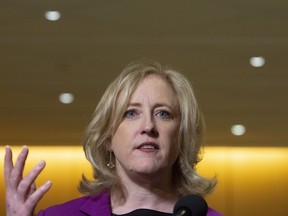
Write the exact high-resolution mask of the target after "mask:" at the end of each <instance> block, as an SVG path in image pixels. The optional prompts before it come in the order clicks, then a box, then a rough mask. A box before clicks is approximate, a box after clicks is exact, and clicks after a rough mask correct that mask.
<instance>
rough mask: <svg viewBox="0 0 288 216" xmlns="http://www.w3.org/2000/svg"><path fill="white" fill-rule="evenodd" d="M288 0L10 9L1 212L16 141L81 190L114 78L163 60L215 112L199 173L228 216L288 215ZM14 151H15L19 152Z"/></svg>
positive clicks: (0, 76)
mask: <svg viewBox="0 0 288 216" xmlns="http://www.w3.org/2000/svg"><path fill="white" fill-rule="evenodd" d="M287 11H288V1H286V0H275V1H273V3H272V2H271V1H267V0H263V1H253V0H252V1H247V0H243V1H215V0H206V1H193V0H189V1H188V0H186V1H184V0H183V1H170V0H159V1H151V0H145V1H144V0H141V1H135V0H134V1H132V0H131V1H98V0H94V1H91V0H81V1H79V0H78V1H76V0H69V1H68V0H63V1H55V0H51V1H36V0H26V1H15V0H2V1H1V7H0V144H1V149H0V157H1V158H0V159H1V167H0V171H1V179H0V215H4V214H5V205H4V204H5V197H4V194H5V188H4V181H3V177H2V176H3V175H2V174H3V165H2V161H3V157H4V146H5V145H10V146H12V148H13V150H15V155H17V152H19V149H20V147H21V146H23V145H28V146H29V147H30V158H29V159H28V161H27V171H25V172H28V171H29V169H30V168H31V167H33V166H34V165H35V164H36V163H37V162H38V161H39V160H41V159H45V160H46V161H47V168H46V170H45V171H44V173H43V174H42V175H41V176H40V179H39V180H38V181H39V184H41V183H43V182H44V181H46V180H47V179H51V180H52V181H53V188H52V189H51V190H50V192H49V193H48V194H47V196H46V197H44V198H43V199H42V201H41V202H40V203H39V205H38V207H37V210H39V209H42V208H47V207H48V206H51V205H54V204H57V203H61V202H64V201H67V200H69V199H72V198H75V197H79V196H81V195H80V194H79V193H78V192H77V184H78V182H79V180H80V179H81V175H82V173H86V174H87V175H90V174H91V169H90V166H89V164H88V163H87V162H86V160H85V157H84V154H83V153H82V147H81V142H82V136H83V131H84V130H85V127H86V125H87V124H88V122H89V120H90V117H91V115H92V113H93V110H94V108H95V106H96V104H97V102H98V100H99V98H100V96H101V95H102V93H103V92H104V90H105V88H106V87H107V85H108V84H109V82H110V81H111V80H112V79H113V78H115V77H116V76H117V75H118V74H119V73H120V72H121V70H122V69H123V68H124V67H125V65H127V64H128V63H129V62H131V61H134V60H139V59H143V58H144V59H153V60H156V61H160V62H162V63H164V64H168V65H170V66H171V67H174V68H176V69H177V70H179V71H181V72H182V73H183V74H184V75H185V76H187V77H188V78H189V80H190V81H191V83H192V85H193V86H194V88H195V91H196V95H197V96H198V100H199V104H200V107H201V110H202V112H203V114H204V117H205V121H206V135H205V139H204V143H203V144H204V146H205V148H204V155H203V161H202V162H201V163H200V165H199V172H200V173H202V174H203V175H205V176H208V177H213V176H215V175H216V176H217V177H218V181H219V185H218V188H217V189H216V191H215V192H214V193H212V194H211V195H209V196H208V197H207V201H208V203H209V205H210V206H212V207H213V208H215V209H217V210H219V211H220V212H222V213H223V214H225V215H227V216H240V215H241V216H242V215H251V216H252V215H262V216H266V215H267V216H268V215H269V216H271V215H288V205H287V194H288V137H287V131H288V130H287V129H288V97H287V93H288V84H287V83H288V72H287V70H288V59H287V52H288V13H287ZM15 155H14V156H15Z"/></svg>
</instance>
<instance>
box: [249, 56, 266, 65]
mask: <svg viewBox="0 0 288 216" xmlns="http://www.w3.org/2000/svg"><path fill="white" fill-rule="evenodd" d="M250 64H251V65H252V66H253V67H262V66H263V65H264V64H265V59H264V58H263V57H262V56H255V57H252V58H250Z"/></svg>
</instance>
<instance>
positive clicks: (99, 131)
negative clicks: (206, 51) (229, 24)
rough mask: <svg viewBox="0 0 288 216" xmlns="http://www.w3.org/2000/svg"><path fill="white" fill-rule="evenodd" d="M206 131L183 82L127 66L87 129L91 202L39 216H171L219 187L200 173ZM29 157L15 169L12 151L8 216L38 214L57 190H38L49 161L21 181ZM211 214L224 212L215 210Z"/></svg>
mask: <svg viewBox="0 0 288 216" xmlns="http://www.w3.org/2000/svg"><path fill="white" fill-rule="evenodd" d="M201 126H202V124H201V116H200V113H199V109H198V105H197V102H196V99H195V96H194V93H193V90H192V87H191V85H190V83H189V81H188V80H187V79H186V78H185V77H184V76H182V75H181V74H180V73H178V72H176V71H174V70H172V69H169V68H166V67H164V66H162V65H160V64H159V63H133V64H130V65H128V66H127V67H126V68H125V69H124V70H123V72H122V73H121V74H120V76H119V77H118V78H116V79H115V80H114V81H113V82H112V83H111V84H110V85H109V86H108V88H107V89H106V91H105V93H104V95H103V97H102V99H101V100H100V102H99V104H98V105H97V107H96V110H95V113H94V116H93V118H92V121H91V123H90V124H89V126H88V128H87V131H86V136H85V140H84V151H85V154H86V157H87V159H88V160H89V161H90V163H91V164H92V166H93V168H94V179H93V180H88V179H86V178H85V177H83V179H82V182H81V183H80V187H79V189H80V191H81V192H82V193H83V194H85V195H86V196H84V197H81V198H79V199H76V200H72V201H69V202H67V203H64V204H61V205H57V206H52V207H50V208H48V209H46V210H44V211H40V212H39V215H51V216H52V215H53V216H55V215H101V216H109V215H111V214H112V215H125V216H133V215H144V216H145V215H147V216H148V215H159V216H169V215H172V212H173V208H174V205H175V203H176V202H177V200H178V199H179V198H180V197H182V196H184V195H186V194H196V195H199V196H205V195H206V194H208V193H209V192H211V191H212V190H213V188H214V187H215V185H216V181H215V180H214V179H212V180H210V179H206V178H204V177H201V176H200V175H199V174H197V173H196V171H195V166H196V164H197V163H198V162H199V153H200V140H201ZM27 154H28V150H27V148H26V147H24V148H23V150H22V152H21V153H20V155H19V157H18V159H17V162H16V164H15V167H13V165H12V162H11V161H12V152H11V150H10V148H9V147H7V148H6V157H5V182H6V188H7V193H6V198H7V202H6V203H7V215H8V216H10V215H17V212H19V214H18V215H27V216H28V215H33V211H34V208H35V206H36V204H37V202H38V201H39V200H40V199H41V197H42V196H43V195H44V194H45V193H46V192H47V191H48V190H49V188H50V187H51V182H46V183H45V184H44V185H42V186H41V187H39V189H37V190H35V187H34V181H35V179H36V177H37V175H38V174H39V173H40V172H41V171H42V169H43V168H44V166H45V163H44V162H40V163H39V164H38V165H37V166H36V167H35V168H34V169H33V170H32V171H31V172H30V173H29V174H28V175H27V177H25V178H24V179H22V177H21V176H22V172H23V168H24V163H25V160H26V157H27ZM25 194H28V196H25ZM14 213H15V214H14ZM24 213H25V214H24ZM207 215H208V216H217V215H221V214H219V213H217V212H216V211H214V210H212V209H210V208H209V209H208V213H207Z"/></svg>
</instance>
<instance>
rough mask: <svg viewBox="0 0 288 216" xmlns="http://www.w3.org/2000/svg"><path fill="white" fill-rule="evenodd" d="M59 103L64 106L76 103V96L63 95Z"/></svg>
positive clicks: (60, 96)
mask: <svg viewBox="0 0 288 216" xmlns="http://www.w3.org/2000/svg"><path fill="white" fill-rule="evenodd" d="M59 101H60V102H61V103H63V104H70V103H72V102H73V101H74V95H73V94H71V93H62V94H60V95H59Z"/></svg>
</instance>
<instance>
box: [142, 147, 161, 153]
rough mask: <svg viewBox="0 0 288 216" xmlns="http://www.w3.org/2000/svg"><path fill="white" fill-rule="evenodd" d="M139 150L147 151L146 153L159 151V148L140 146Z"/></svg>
mask: <svg viewBox="0 0 288 216" xmlns="http://www.w3.org/2000/svg"><path fill="white" fill-rule="evenodd" d="M137 150H139V151H141V152H145V153H153V152H158V151H159V149H145V148H139V149H137Z"/></svg>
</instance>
